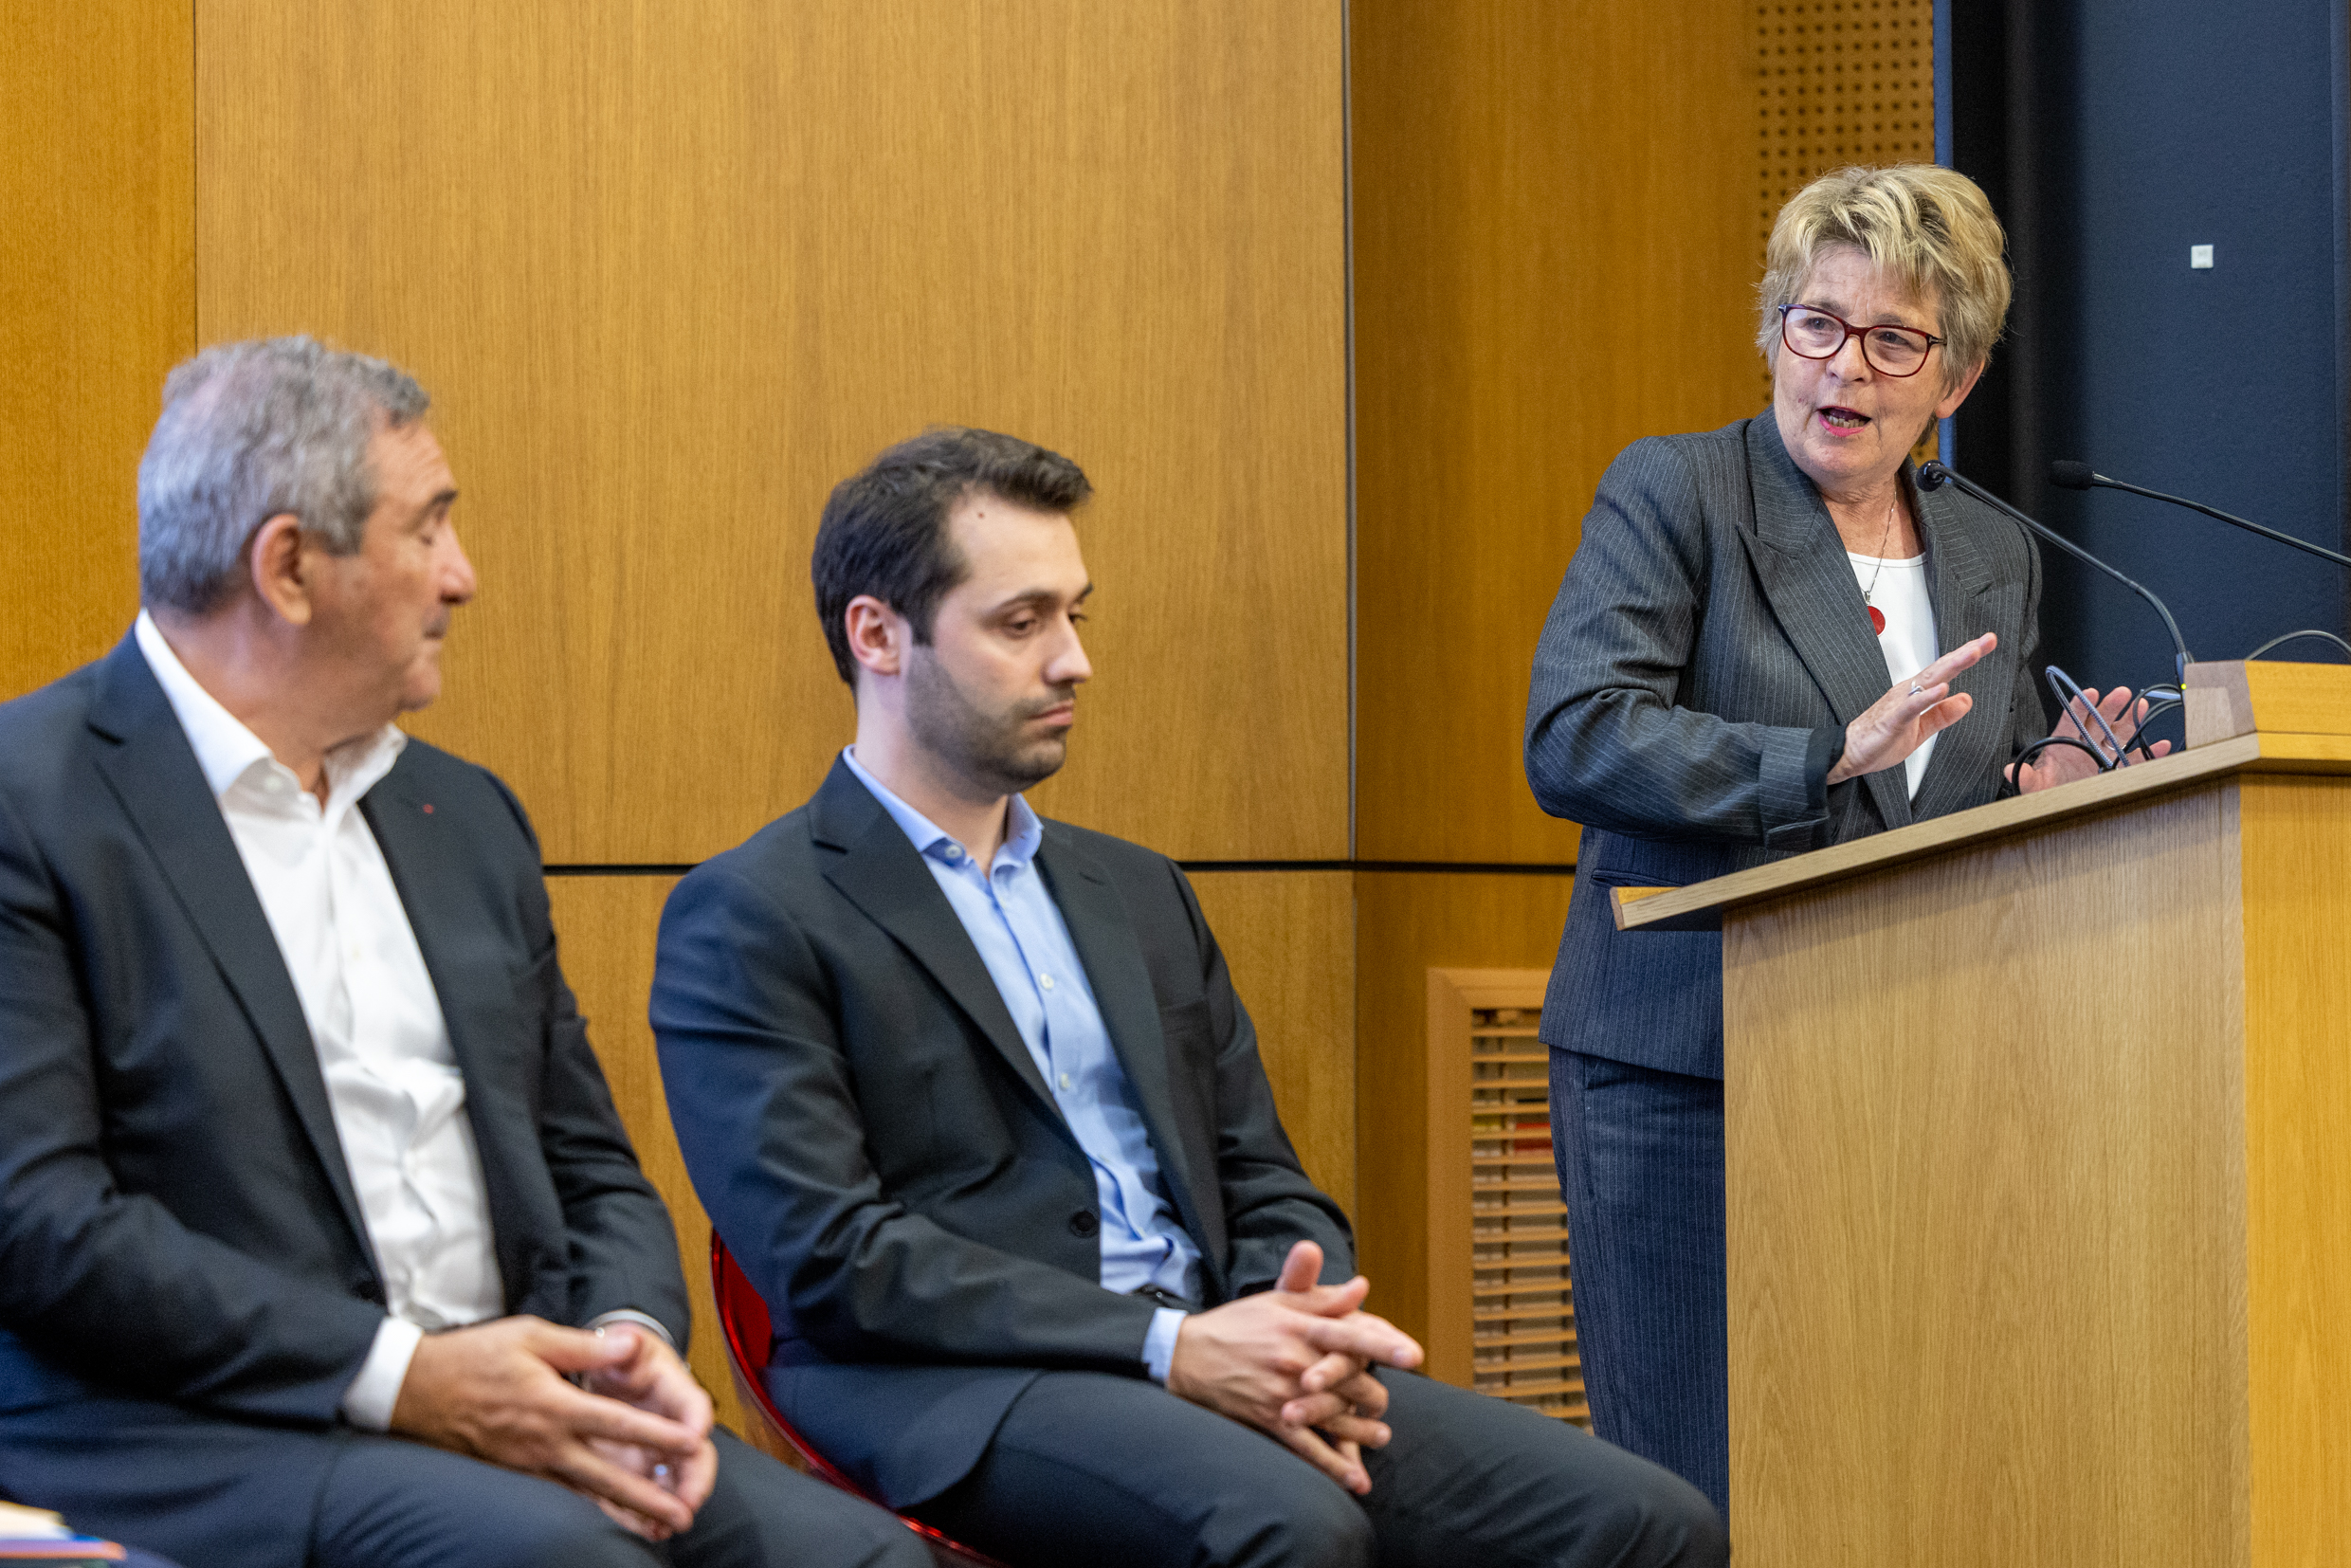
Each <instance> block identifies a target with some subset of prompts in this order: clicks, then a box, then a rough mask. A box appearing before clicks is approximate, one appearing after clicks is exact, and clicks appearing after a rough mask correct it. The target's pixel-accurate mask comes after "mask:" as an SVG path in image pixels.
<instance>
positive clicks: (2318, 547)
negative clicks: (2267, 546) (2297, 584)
mask: <svg viewBox="0 0 2351 1568" xmlns="http://www.w3.org/2000/svg"><path fill="white" fill-rule="evenodd" d="M2049 481H2050V483H2051V484H2056V485H2060V486H2062V487H2063V488H2065V489H2068V490H2091V489H2103V490H2127V491H2129V492H2130V493H2131V494H2132V495H2134V496H2144V497H2146V498H2147V499H2148V500H2149V501H2170V502H2171V503H2172V504H2173V505H2174V506H2185V507H2186V508H2187V509H2188V510H2189V511H2191V512H2201V513H2203V514H2204V515H2205V516H2206V517H2208V518H2218V519H2219V520H2221V521H2223V522H2227V523H2233V524H2234V525H2235V526H2237V527H2239V528H2242V529H2245V530H2246V531H2247V532H2249V533H2254V534H2259V535H2260V536H2261V537H2262V538H2265V539H2275V540H2277V541H2278V543H2280V544H2290V545H2292V546H2293V547H2294V548H2295V549H2297V550H2306V551H2308V552H2309V553H2310V554H2311V555H2313V556H2319V557H2321V558H2322V559H2325V560H2330V561H2333V562H2334V563H2335V564H2336V565H2337V566H2351V556H2341V555H2337V554H2336V553H2335V552H2334V551H2332V550H2329V549H2327V548H2326V547H2325V546H2324V545H2322V544H2312V543H2311V542H2310V541H2309V540H2308V539H2298V538H2294V536H2293V535H2291V534H2281V533H2279V532H2278V531H2277V530H2276V529H2274V528H2264V527H2263V526H2262V525H2261V524H2259V523H2257V522H2248V521H2246V520H2244V519H2243V518H2238V517H2232V516H2230V515H2229V514H2228V513H2226V512H2223V511H2221V510H2220V509H2219V508H2218V507H2215V506H2207V505H2205V504H2204V503H2203V502H2202V501H2190V500H2188V499H2187V498H2186V497H2185V496H2167V495H2165V494H2164V493H2163V492H2162V491H2160V490H2143V489H2141V488H2140V487H2139V486H2138V485H2136V484H2125V483H2123V482H2122V481H2121V480H2119V479H2108V478H2107V477H2106V476H2105V475H2104V474H2101V473H2095V472H2093V471H2091V468H2090V465H2088V464H2087V463H2074V462H2071V461H2070V460H2069V459H2066V458H2059V459H2058V460H2057V461H2056V462H2054V463H2052V464H2050V465H2049Z"/></svg>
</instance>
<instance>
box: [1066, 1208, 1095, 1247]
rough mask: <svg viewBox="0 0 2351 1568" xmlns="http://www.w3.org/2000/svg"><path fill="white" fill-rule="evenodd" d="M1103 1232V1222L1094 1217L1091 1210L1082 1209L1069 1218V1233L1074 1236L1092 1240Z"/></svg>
mask: <svg viewBox="0 0 2351 1568" xmlns="http://www.w3.org/2000/svg"><path fill="white" fill-rule="evenodd" d="M1101 1230H1102V1221H1101V1220H1098V1219H1096V1218H1095V1217H1094V1212H1093V1211H1092V1210H1091V1209H1081V1210H1079V1211H1078V1212H1076V1213H1074V1214H1071V1215H1070V1216H1069V1233H1070V1234H1071V1235H1073V1236H1084V1237H1086V1238H1088V1239H1089V1240H1090V1239H1091V1238H1092V1237H1093V1236H1094V1235H1095V1234H1096V1233H1097V1232H1098V1231H1101Z"/></svg>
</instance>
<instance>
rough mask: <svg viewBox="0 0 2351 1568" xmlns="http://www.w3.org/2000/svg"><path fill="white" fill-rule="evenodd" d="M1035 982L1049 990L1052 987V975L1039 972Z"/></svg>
mask: <svg viewBox="0 0 2351 1568" xmlns="http://www.w3.org/2000/svg"><path fill="white" fill-rule="evenodd" d="M1037 984H1039V985H1041V986H1043V987H1044V988H1045V989H1046V990H1048V991H1050V990H1052V989H1053V976H1051V975H1046V974H1039V975H1037Z"/></svg>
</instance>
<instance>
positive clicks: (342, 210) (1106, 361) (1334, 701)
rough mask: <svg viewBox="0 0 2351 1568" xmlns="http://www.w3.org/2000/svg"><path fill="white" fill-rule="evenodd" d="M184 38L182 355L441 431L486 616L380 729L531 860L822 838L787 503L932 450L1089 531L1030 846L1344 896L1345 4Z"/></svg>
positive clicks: (760, 9) (256, 31)
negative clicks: (1058, 723)
mask: <svg viewBox="0 0 2351 1568" xmlns="http://www.w3.org/2000/svg"><path fill="white" fill-rule="evenodd" d="M198 20H199V23H200V26H199V27H198V30H197V39H198V52H197V76H196V81H197V87H196V113H197V124H198V127H199V136H198V152H199V164H198V185H199V189H200V191H201V193H202V201H201V204H200V208H199V229H198V241H197V250H198V256H199V258H200V266H199V272H198V280H199V301H198V304H199V310H198V322H199V326H200V330H201V334H202V337H204V339H205V340H207V341H210V340H213V339H217V338H223V337H243V336H249V335H254V334H262V333H277V332H287V331H297V330H301V331H311V332H317V333H321V334H325V335H328V336H330V337H335V338H337V339H339V340H341V341H343V342H346V343H348V344H350V345H352V346H355V347H361V348H365V349H368V350H370V351H373V352H377V353H381V354H385V355H388V356H392V357H393V358H395V359H397V360H399V361H401V362H402V363H404V364H406V365H408V366H410V368H412V369H413V370H414V371H415V372H416V373H417V374H419V375H420V376H421V377H422V378H423V379H424V381H425V382H426V384H427V385H428V388H429V389H430V390H431V391H432V392H433V393H434V395H435V396H436V398H437V399H438V400H439V409H440V411H439V413H438V414H437V416H436V424H437V427H438V428H439V429H440V431H441V433H442V435H443V438H444V441H445V444H446V445H447V448H448V450H449V453H450V456H451V459H452V463H453V465H454V466H455V469H456V472H457V475H458V479H459V483H461V484H462V485H463V486H465V493H466V499H465V501H464V502H463V503H462V504H461V506H460V508H459V513H458V516H459V520H460V522H461V524H462V526H463V527H464V529H465V540H466V544H467V547H468V549H469V550H470V551H471V552H472V554H473V557H474V560H475V563H476V565H477V566H478V567H479V569H480V573H481V578H482V584H483V593H482V598H481V600H480V602H479V604H478V605H477V606H476V607H475V608H474V609H472V610H471V611H467V612H466V613H465V615H463V616H461V618H460V619H459V621H458V624H457V630H456V632H455V634H454V637H453V640H452V643H451V646H450V649H449V654H448V668H449V683H448V695H447V698H446V699H445V700H444V702H442V703H441V704H440V705H439V706H437V707H436V708H435V709H434V710H433V711H432V712H431V713H430V714H429V715H428V716H427V717H425V718H424V719H423V720H421V722H420V723H419V725H418V728H419V729H420V731H422V732H423V733H425V734H427V735H428V736H429V737H431V738H433V739H435V740H437V741H440V742H443V743H446V744H448V745H451V746H453V747H455V748H456V749H457V750H459V751H462V752H464V753H465V755H467V756H469V757H476V758H478V759H480V760H482V761H483V762H484V763H487V764H489V765H491V766H493V767H495V768H497V769H498V770H499V771H500V772H501V774H502V775H505V776H506V777H507V778H508V779H510V780H511V781H512V782H513V784H514V785H515V787H516V788H517V789H518V790H519V792H520V793H521V795H522V797H523V798H524V799H525V800H527V801H529V802H530V803H531V806H532V809H533V811H535V812H536V813H537V817H538V822H539V824H540V826H541V828H542V830H543V831H544V832H545V834H546V848H547V853H548V856H549V858H550V860H552V861H555V862H601V863H611V862H635V863H665V862H683V861H689V860H694V859H698V858H700V857H702V856H703V855H706V854H708V853H710V852H712V851H713V850H716V849H719V848H723V847H725V846H727V845H730V844H733V843H735V842H736V841H738V840H739V839H740V838H742V837H743V836H745V835H746V834H748V833H749V832H750V831H751V830H754V829H755V828H756V827H757V826H758V825H759V824H760V823H762V822H764V821H766V820H767V819H769V818H770V817H772V816H774V815H775V814H776V813H778V812H780V811H783V810H785V809H787V808H789V807H790V806H792V805H793V804H796V803H797V802H798V801H799V800H800V799H802V798H803V797H804V796H805V795H806V794H807V793H809V792H810V791H811V788H812V787H813V786H814V784H815V782H816V780H817V778H818V777H819V775H821V773H822V771H823V769H824V768H825V766H826V765H827V763H828V762H829V758H830V756H831V754H832V752H833V750H834V749H835V748H837V747H838V746H839V745H840V744H841V743H842V742H843V741H844V740H845V739H847V735H848V714H849V706H848V702H847V698H846V696H845V694H844V692H843V690H842V688H841V687H840V686H839V684H837V682H836V679H835V677H834V675H833V673H832V670H831V666H830V664H829V660H828V658H827V656H826V654H825V652H824V648H823V642H822V638H821V635H820V633H819V631H818V629H817V627H816V626H815V624H814V620H813V615H812V613H811V609H810V596H809V589H808V585H807V558H808V550H809V545H810V542H811V538H812V537H813V533H814V526H815V521H816V517H817V512H818V509H819V506H820V505H821V503H822V501H823V499H824V497H825V495H826V493H827V491H828V490H829V487H830V486H831V485H832V484H833V483H835V482H836V481H837V480H838V479H840V478H841V477H843V476H844V475H845V474H847V472H848V471H850V470H851V469H852V468H854V467H855V466H856V465H859V464H861V463H862V462H864V461H865V460H866V458H867V457H869V456H870V455H871V454H872V453H873V452H875V451H876V450H877V449H879V448H880V447H883V446H884V445H885V444H887V443H888V442H890V441H892V440H895V439H897V438H900V437H902V436H904V435H907V434H910V433H912V432H913V431H915V430H916V429H919V428H921V427H922V426H924V425H926V424H929V423H933V422H938V421H957V422H968V423H975V424H980V425H986V426H993V427H996V428H1006V429H1011V430H1014V431H1018V432H1020V433H1022V434H1025V435H1028V436H1030V437H1031V438H1033V439H1036V440H1039V441H1042V442H1045V443H1047V444H1048V445H1051V446H1053V447H1058V448H1060V449H1062V450H1064V451H1066V452H1068V453H1069V454H1070V455H1072V456H1074V457H1075V458H1077V459H1078V460H1079V461H1080V462H1081V463H1083V464H1084V465H1085V467H1086V468H1087V470H1088V471H1089V473H1091V474H1092V475H1093V477H1094V479H1095V480H1096V482H1097V483H1098V485H1099V490H1100V499H1099V501H1098V503H1097V505H1096V506H1095V508H1094V509H1093V510H1092V511H1091V512H1090V513H1089V515H1088V516H1087V517H1086V518H1085V519H1084V522H1083V524H1082V527H1083V537H1084V540H1085V543H1086V547H1087V556H1088V560H1089V564H1090V565H1091V566H1092V568H1093V572H1094V574H1095V578H1096V580H1097V581H1098V582H1099V583H1100V584H1101V590H1100V593H1098V595H1097V598H1096V604H1095V609H1096V619H1095V623H1094V629H1093V646H1094V649H1095V655H1096V664H1097V667H1098V669H1099V672H1100V674H1099V679H1098V682H1097V685H1096V688H1095V692H1096V693H1098V694H1099V699H1100V700H1099V701H1098V702H1087V703H1085V704H1084V723H1083V724H1082V725H1081V727H1080V730H1079V733H1078V740H1077V748H1078V749H1077V756H1078V757H1079V758H1080V760H1081V762H1083V763H1084V765H1083V766H1080V767H1077V768H1073V769H1072V771H1071V774H1070V776H1069V777H1068V778H1067V779H1066V781H1056V782H1055V783H1053V784H1051V785H1049V786H1048V787H1047V788H1046V789H1045V790H1043V791H1041V792H1040V793H1039V794H1040V798H1039V803H1040V804H1041V805H1043V806H1046V807H1048V809H1050V810H1052V811H1054V812H1055V813H1056V814H1059V815H1063V816H1066V817H1068V818H1071V819H1072V820H1077V821H1082V822H1085V823H1087V824H1089V825H1093V826H1098V827H1103V828H1106V829H1108V830H1113V831H1118V832H1121V833H1124V834H1126V835H1127V836H1130V837H1136V838H1140V839H1144V840H1147V841H1149V842H1151V843H1153V844H1154V845H1156V846H1157V847H1159V848H1164V849H1166V850H1168V851H1170V852H1172V853H1176V854H1181V855H1185V856H1191V857H1202V858H1224V859H1237V858H1250V859H1253V858H1336V857H1340V856H1343V855H1344V854H1345V853H1346V811H1347V806H1346V791H1347V758H1346V744H1347V714H1346V690H1347V687H1346V680H1347V668H1346V659H1347V632H1346V598H1345V594H1346V472H1345V462H1346V447H1345V443H1346V406H1345V358H1344V356H1345V276H1344V267H1345V254H1344V234H1345V230H1344V197H1345V190H1344V185H1343V154H1344V147H1343V145H1342V131H1341V85H1342V79H1341V70H1342V64H1341V54H1340V49H1341V34H1340V0H1300V3H1295V4H1283V5H1264V4H1260V3H1258V0H1207V3H1203V4H1198V5H1191V6H1183V7H1163V6H1101V5H1095V4H1092V3H1090V0H1019V3H1015V4H1006V5H996V6H971V5H966V4H962V3H960V0H880V3H877V0H807V3H800V4H793V5H789V6H766V5H754V4H749V3H746V0H678V3H676V4H672V5H667V6H662V7H656V8H648V7H645V6H642V5H637V4H632V3H628V0H582V3H580V4H577V5H570V6H549V5H521V6H480V5H474V4H470V3H467V0H420V3H418V4H415V5H411V6H406V7H400V8H385V7H374V6H336V7H322V8H313V9H308V10H306V11H305V12H304V13H303V16H302V19H301V24H300V25H299V26H297V25H294V24H293V23H292V22H291V21H290V20H289V18H288V15H287V13H286V12H285V10H284V9H283V8H282V7H281V6H276V5H268V4H262V3H260V0H202V3H201V5H200V7H199V12H198ZM1090 695H1091V694H1090Z"/></svg>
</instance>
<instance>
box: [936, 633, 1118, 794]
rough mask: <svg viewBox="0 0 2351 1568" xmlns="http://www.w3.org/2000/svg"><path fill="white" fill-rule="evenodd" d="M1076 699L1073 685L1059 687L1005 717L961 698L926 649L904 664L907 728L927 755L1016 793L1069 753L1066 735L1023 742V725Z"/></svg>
mask: <svg viewBox="0 0 2351 1568" xmlns="http://www.w3.org/2000/svg"><path fill="white" fill-rule="evenodd" d="M1075 695H1076V688H1075V687H1063V688H1060V689H1059V690H1057V691H1056V693H1055V694H1054V695H1053V696H1051V697H1048V698H1046V699H1043V700H1041V701H1038V702H1022V703H1019V704H1017V705H1015V706H1014V707H1013V708H1012V709H1011V711H1010V712H1009V713H1005V714H993V713H990V712H988V711H986V710H985V709H983V708H981V707H979V706H978V705H977V704H976V703H975V702H973V701H972V700H971V699H970V698H969V697H967V696H965V695H964V692H963V688H962V687H960V686H958V685H957V684H956V683H955V677H953V676H951V675H949V674H948V673H947V671H946V668H945V667H944V666H943V665H940V663H939V660H938V658H937V657H936V656H935V655H933V654H932V652H931V650H930V649H929V648H926V647H919V646H918V647H917V649H916V650H915V652H914V656H913V657H912V658H911V659H910V660H909V661H908V662H907V666H906V726H907V728H908V729H909V730H911V731H912V732H913V734H914V738H915V739H916V740H917V741H919V742H920V744H921V745H922V747H923V749H924V750H925V751H928V752H929V753H930V754H931V755H932V756H934V757H938V758H939V760H940V761H942V762H945V763H947V764H949V765H950V766H952V767H954V768H956V769H957V770H958V771H959V772H961V773H962V774H963V775H965V776H966V777H968V778H970V779H971V780H972V781H973V782H974V783H975V784H979V785H982V786H984V787H986V788H987V789H988V790H990V791H991V792H993V793H997V794H1018V793H1021V792H1022V791H1024V790H1027V789H1030V788H1032V787H1034V786H1035V785H1038V784H1042V783H1044V782H1045V781H1046V780H1047V779H1048V778H1050V777H1052V776H1053V775H1055V774H1057V773H1059V772H1060V771H1061V765H1062V763H1063V762H1064V761H1065V760H1066V759H1067V757H1068V755H1069V742H1068V738H1067V737H1066V735H1058V736H1053V737H1050V738H1044V739H1027V738H1023V736H1022V734H1021V731H1022V728H1023V726H1025V725H1026V724H1027V723H1028V722H1029V720H1031V719H1034V718H1035V717H1036V716H1037V715H1038V714H1041V713H1043V712H1045V711H1046V710H1047V709H1048V708H1055V707H1059V706H1060V705H1061V704H1063V703H1064V702H1069V701H1071V700H1072V699H1073V698H1074V697H1075Z"/></svg>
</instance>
